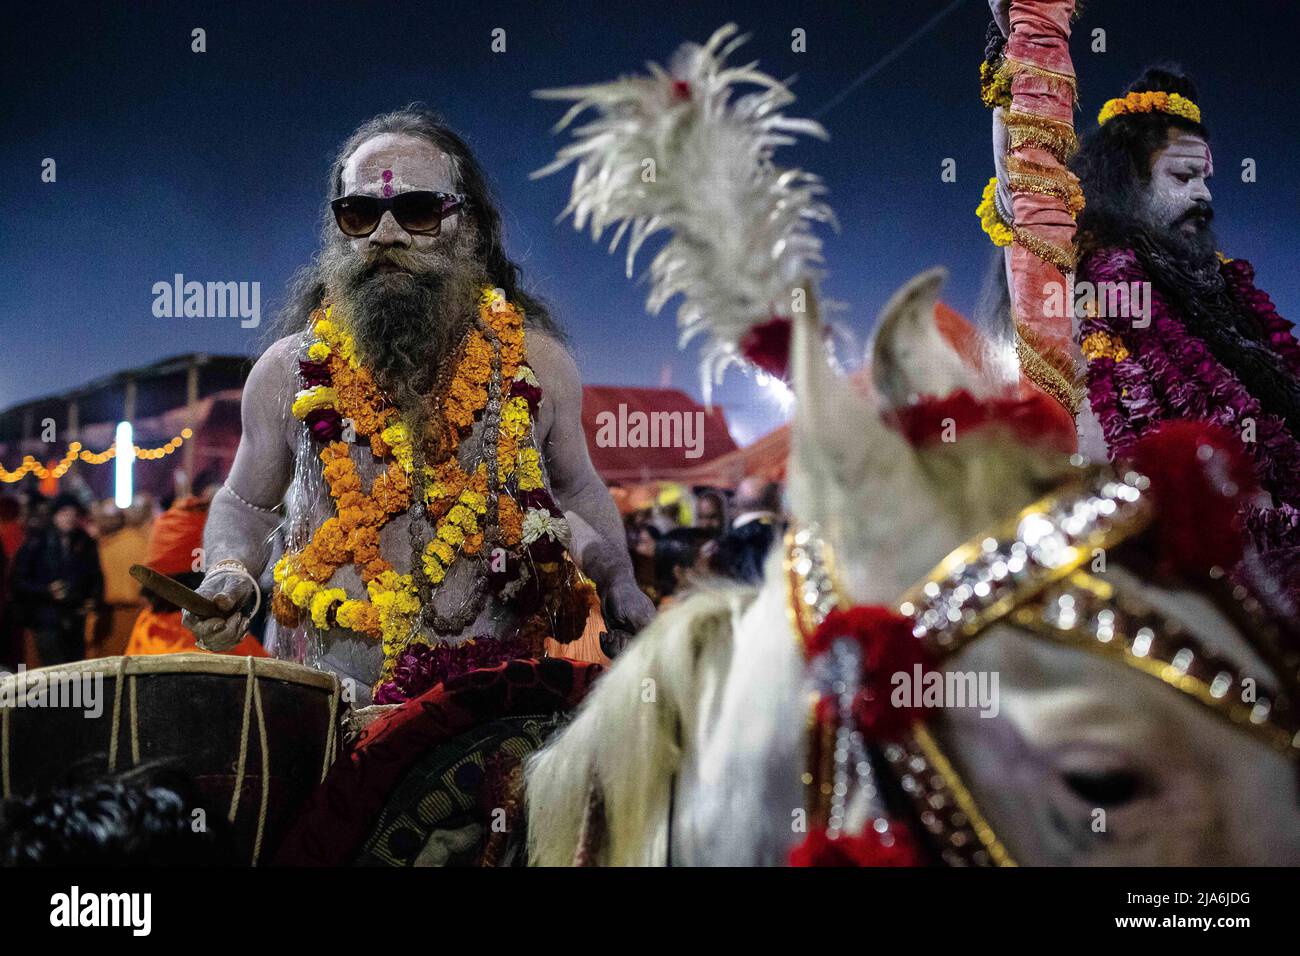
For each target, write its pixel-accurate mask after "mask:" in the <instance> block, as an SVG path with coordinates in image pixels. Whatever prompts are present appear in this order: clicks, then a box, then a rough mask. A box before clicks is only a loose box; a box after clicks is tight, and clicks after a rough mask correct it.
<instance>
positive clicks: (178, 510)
mask: <svg viewBox="0 0 1300 956" xmlns="http://www.w3.org/2000/svg"><path fill="white" fill-rule="evenodd" d="M216 487H217V484H216V482H215V481H207V480H204V481H202V482H201V483H199V488H200V491H199V494H197V495H191V496H184V497H179V498H177V497H175V496H169V497H167V498H164V499H162V500H157V499H155V498H153V497H152V496H149V495H137V496H136V497H135V499H134V500H133V501H132V503H131V504H130V505H129V506H128V507H126V508H117V507H116V506H115V505H114V504H113V502H112V501H104V502H98V503H87V502H86V501H85V500H84V499H83V498H82V497H81V496H78V495H77V494H74V493H71V492H63V493H60V494H57V495H55V496H53V497H48V496H45V495H42V494H40V493H39V492H37V491H35V490H24V491H22V492H20V493H17V494H6V495H3V496H0V668H3V669H4V670H8V671H13V670H16V669H17V668H18V666H19V665H25V666H27V667H29V668H30V667H35V666H50V665H54V664H67V663H71V662H73V661H79V660H83V659H85V658H88V657H107V656H112V655H115V654H123V653H130V654H145V653H159V652H161V651H167V650H193V649H194V648H193V640H192V638H188V636H187V635H186V633H185V632H184V629H183V627H181V624H180V614H179V612H177V611H176V610H175V609H174V608H171V607H169V606H167V605H165V604H163V603H162V602H160V601H159V600H158V599H156V598H154V597H153V596H151V595H150V594H148V592H143V591H142V590H141V588H140V585H139V584H138V583H137V582H136V580H135V579H134V578H133V577H131V575H130V569H131V566H132V565H134V564H144V565H147V566H149V567H151V568H153V569H154V570H155V571H158V572H160V573H162V574H166V575H168V576H171V577H174V578H176V579H177V580H180V581H181V582H182V583H187V582H188V583H190V584H193V583H196V582H197V581H198V580H201V579H202V576H203V575H202V571H201V568H200V566H199V565H198V564H196V560H197V558H198V556H199V554H200V553H201V547H202V536H203V525H204V519H205V517H206V513H207V505H208V502H209V501H210V500H211V497H212V493H213V492H214V491H215V490H216ZM164 635H165V637H166V639H164ZM251 640H252V639H251V638H250V641H251ZM253 643H254V644H256V642H255V641H254V642H253ZM244 653H261V647H260V645H257V646H256V647H255V648H251V649H246V650H244Z"/></svg>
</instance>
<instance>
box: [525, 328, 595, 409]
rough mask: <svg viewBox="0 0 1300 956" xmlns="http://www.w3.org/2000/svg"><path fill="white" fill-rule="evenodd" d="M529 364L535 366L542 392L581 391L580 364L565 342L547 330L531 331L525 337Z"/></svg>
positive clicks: (565, 392) (563, 392) (562, 392)
mask: <svg viewBox="0 0 1300 956" xmlns="http://www.w3.org/2000/svg"><path fill="white" fill-rule="evenodd" d="M525 350H526V351H527V354H528V364H529V365H531V366H532V367H533V371H534V372H535V373H536V375H537V380H538V381H539V382H540V383H541V386H542V394H543V395H546V394H547V392H552V393H556V394H570V393H572V392H575V391H576V392H578V393H581V391H582V381H581V379H580V378H579V377H578V365H577V363H576V362H574V361H573V356H572V355H571V354H570V353H569V350H568V349H567V348H565V346H564V343H563V342H561V341H560V340H559V339H556V338H555V337H554V336H550V335H547V334H546V333H545V332H534V331H529V332H528V335H527V338H526V339H525Z"/></svg>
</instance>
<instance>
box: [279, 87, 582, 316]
mask: <svg viewBox="0 0 1300 956" xmlns="http://www.w3.org/2000/svg"><path fill="white" fill-rule="evenodd" d="M385 133H395V134H401V135H405V136H415V137H418V138H420V139H423V140H425V141H426V142H428V143H430V144H432V145H433V146H435V147H436V148H437V149H439V150H441V151H442V152H443V153H445V154H446V155H447V158H448V159H449V160H450V162H451V169H452V175H453V177H454V179H455V182H456V189H457V190H458V191H459V192H462V193H464V194H465V196H466V197H467V202H466V208H465V215H466V216H468V217H470V218H471V219H472V220H473V222H474V226H475V229H476V231H477V233H478V246H477V249H476V253H477V257H478V259H479V261H481V262H482V264H483V270H484V272H485V273H486V274H487V277H488V278H489V279H490V280H491V281H492V282H494V283H495V284H496V285H497V286H499V287H500V288H501V289H502V290H503V291H504V292H505V294H506V298H508V299H509V300H510V301H511V302H513V303H515V304H516V305H518V306H519V307H520V308H521V309H523V311H524V315H525V317H526V320H527V322H528V325H529V327H530V328H535V329H539V330H541V331H543V332H546V333H548V334H550V335H552V336H554V337H556V338H561V339H562V338H563V337H564V336H563V332H562V331H561V329H560V328H559V325H558V324H557V323H556V321H555V320H554V318H552V316H551V312H550V309H548V308H547V306H546V303H545V302H543V301H542V300H541V299H539V298H538V297H537V296H534V295H532V294H531V293H529V292H528V291H527V290H526V289H525V288H524V287H523V270H522V269H520V267H519V265H518V264H517V263H515V262H514V261H513V260H512V259H511V258H510V257H509V256H508V255H507V254H506V249H505V229H504V227H503V225H502V223H501V213H500V212H499V211H498V209H497V206H496V201H495V199H494V198H493V195H492V190H491V189H490V188H489V186H488V181H487V175H486V173H484V171H483V167H482V166H481V165H480V164H479V161H478V159H477V158H476V157H475V156H474V153H473V152H472V151H471V150H470V148H469V145H468V144H467V143H466V142H465V141H464V140H463V139H461V137H460V136H459V135H457V133H456V132H455V131H454V130H452V128H451V127H450V126H448V125H447V124H446V122H445V121H444V120H443V119H442V117H441V116H439V115H438V114H437V113H435V112H433V111H432V110H430V109H428V108H427V107H425V106H423V105H422V104H420V103H412V104H410V105H409V106H406V107H404V108H403V109H400V110H394V111H393V112H391V113H381V114H380V115H379V116H376V117H374V118H373V119H370V120H367V121H366V122H364V123H362V124H361V125H360V126H359V127H357V129H356V130H355V131H354V132H353V133H352V135H351V136H349V137H348V138H347V140H346V141H345V142H344V143H343V145H342V146H341V147H340V148H339V151H338V154H337V155H336V156H335V158H334V163H333V165H331V166H330V174H329V185H328V193H329V195H328V200H333V199H337V198H338V197H339V196H340V195H342V192H343V167H344V166H345V165H346V163H347V161H348V158H349V157H350V156H351V155H352V154H353V153H355V152H356V151H357V149H358V148H359V147H360V146H361V144H362V143H364V142H366V141H367V140H370V139H374V138H375V137H376V136H382V135H383V134H385ZM328 200H327V202H326V204H325V207H324V209H323V219H324V221H323V224H322V230H323V231H322V235H323V237H324V241H325V242H326V243H328V242H330V241H332V240H333V239H334V236H335V233H336V231H337V230H336V226H335V224H334V218H333V216H332V214H331V213H330V209H329V202H328ZM324 292H325V288H324V284H323V283H322V282H321V279H320V275H319V273H318V270H317V269H315V268H314V267H308V268H306V269H304V270H302V271H301V272H300V273H299V274H298V276H297V277H296V278H295V279H294V282H293V286H292V288H291V290H290V293H289V302H288V304H287V306H286V307H285V310H284V312H283V313H282V315H281V317H280V328H279V329H278V334H285V333H288V332H292V331H296V330H299V329H302V328H303V327H305V326H306V324H307V320H308V317H309V316H310V315H311V312H312V310H313V309H315V308H316V306H317V305H318V304H319V303H320V300H321V297H322V296H323V295H324Z"/></svg>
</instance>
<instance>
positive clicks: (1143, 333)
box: [1079, 249, 1300, 552]
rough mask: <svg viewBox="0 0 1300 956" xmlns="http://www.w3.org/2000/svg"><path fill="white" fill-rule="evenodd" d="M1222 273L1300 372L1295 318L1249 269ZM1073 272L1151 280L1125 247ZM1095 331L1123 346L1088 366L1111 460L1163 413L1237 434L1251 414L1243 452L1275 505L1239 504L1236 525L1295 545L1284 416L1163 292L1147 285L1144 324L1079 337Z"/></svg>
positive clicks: (1292, 462)
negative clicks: (1251, 432)
mask: <svg viewBox="0 0 1300 956" xmlns="http://www.w3.org/2000/svg"><path fill="white" fill-rule="evenodd" d="M1220 272H1221V274H1222V275H1223V278H1224V280H1225V282H1226V283H1227V286H1228V289H1229V291H1230V292H1231V294H1232V296H1233V297H1234V299H1236V301H1237V302H1239V303H1241V304H1242V305H1243V306H1245V307H1246V308H1248V309H1250V310H1251V312H1252V313H1253V314H1254V316H1255V318H1256V319H1257V321H1258V322H1259V323H1260V325H1261V327H1262V328H1263V329H1264V330H1265V331H1266V334H1267V336H1268V342H1269V346H1270V348H1271V349H1272V350H1273V351H1274V352H1275V353H1276V354H1277V355H1278V356H1280V357H1281V358H1282V360H1283V362H1284V363H1285V364H1286V367H1287V368H1288V369H1290V370H1291V372H1292V373H1293V374H1296V375H1300V343H1297V341H1296V339H1295V336H1294V334H1293V333H1292V323H1290V322H1288V321H1287V320H1286V319H1284V318H1282V316H1280V315H1278V313H1277V310H1276V309H1275V308H1274V307H1273V303H1272V300H1271V299H1269V297H1268V295H1267V293H1265V292H1263V291H1261V290H1259V289H1257V288H1256V287H1255V284H1254V277H1255V270H1254V268H1252V266H1251V265H1250V263H1249V262H1246V261H1245V260H1243V259H1235V260H1232V261H1229V262H1226V263H1224V264H1223V265H1222V266H1221V267H1220ZM1079 276H1080V278H1081V279H1087V280H1088V281H1090V282H1092V283H1095V284H1097V285H1101V284H1102V283H1125V284H1126V283H1130V282H1145V281H1148V280H1147V276H1146V274H1145V273H1144V272H1143V271H1142V267H1141V266H1140V265H1139V263H1138V260H1137V255H1136V253H1134V252H1133V251H1132V250H1131V249H1104V250H1099V251H1097V252H1095V253H1093V254H1092V255H1091V256H1089V257H1088V259H1087V260H1086V261H1085V262H1084V263H1083V264H1082V265H1081V266H1080V269H1079ZM1094 333H1104V334H1106V335H1107V336H1109V337H1110V338H1111V339H1112V340H1115V341H1117V342H1120V343H1122V344H1123V346H1124V347H1125V348H1126V349H1127V350H1128V352H1129V355H1128V357H1126V358H1124V359H1122V360H1120V361H1115V360H1114V358H1111V357H1106V356H1098V357H1096V358H1093V359H1092V360H1090V361H1089V362H1088V367H1087V383H1088V400H1089V402H1090V403H1091V405H1092V410H1093V414H1095V415H1096V416H1097V420H1098V422H1099V423H1100V424H1101V430H1102V434H1103V435H1104V436H1105V439H1106V445H1107V447H1108V448H1109V449H1110V454H1111V457H1112V458H1117V457H1123V456H1124V455H1125V454H1126V453H1127V452H1128V451H1129V450H1130V449H1131V447H1132V445H1133V443H1134V442H1135V441H1136V440H1137V439H1138V438H1140V437H1141V436H1142V435H1144V434H1145V433H1146V432H1148V431H1149V430H1151V429H1152V428H1154V427H1155V426H1156V425H1157V424H1159V423H1160V422H1163V421H1167V420H1170V419H1191V420H1195V421H1202V422H1210V423H1213V424H1216V425H1219V426H1222V427H1223V428H1225V429H1227V430H1229V431H1231V432H1233V433H1235V434H1238V435H1240V434H1241V433H1242V427H1243V422H1244V420H1245V419H1253V420H1254V423H1255V441H1254V442H1248V443H1246V444H1247V448H1248V450H1249V452H1250V454H1251V457H1252V459H1253V460H1254V463H1255V470H1256V476H1257V478H1258V479H1259V482H1260V485H1261V487H1263V488H1264V489H1265V490H1266V491H1268V492H1270V493H1271V494H1272V496H1273V499H1274V501H1275V502H1276V503H1277V506H1276V507H1274V508H1260V507H1250V508H1247V509H1245V510H1244V511H1243V513H1242V521H1243V524H1244V525H1245V528H1246V530H1247V532H1248V533H1249V535H1250V537H1251V538H1252V540H1253V542H1254V544H1255V547H1256V548H1257V549H1258V550H1259V551H1261V552H1269V551H1273V550H1276V549H1279V548H1284V547H1295V546H1300V442H1297V440H1296V437H1295V436H1293V435H1292V434H1291V433H1290V432H1289V431H1288V430H1287V428H1286V424H1285V423H1284V422H1283V420H1282V419H1281V418H1279V417H1278V416H1276V415H1270V414H1267V413H1265V412H1264V411H1263V410H1262V409H1261V408H1260V405H1259V402H1258V401H1257V400H1256V399H1255V397H1254V396H1253V395H1251V394H1250V392H1249V391H1248V390H1247V389H1246V387H1245V386H1244V385H1242V383H1241V382H1240V381H1239V380H1238V379H1237V377H1236V376H1235V375H1234V374H1233V373H1232V372H1231V371H1229V370H1228V369H1227V368H1225V367H1224V366H1223V365H1222V364H1220V362H1219V361H1218V360H1217V359H1216V358H1215V357H1214V355H1213V354H1212V353H1211V352H1210V350H1209V348H1208V347H1207V346H1206V344H1205V342H1204V341H1203V340H1201V339H1200V338H1198V337H1196V336H1194V335H1192V334H1191V333H1189V332H1188V331H1187V328H1186V326H1184V324H1183V322H1182V320H1181V319H1179V318H1178V317H1177V316H1176V315H1174V313H1173V311H1172V309H1171V308H1170V306H1169V303H1168V302H1167V301H1166V300H1165V299H1164V297H1163V296H1161V294H1160V292H1159V291H1158V290H1156V289H1154V288H1153V289H1152V291H1151V322H1150V324H1149V325H1148V326H1146V327H1145V328H1137V327H1135V326H1134V325H1133V324H1132V322H1131V320H1129V319H1121V318H1117V317H1104V316H1090V317H1087V318H1085V319H1084V320H1083V321H1082V322H1081V323H1080V327H1079V337H1080V341H1081V342H1082V340H1083V339H1084V338H1086V337H1087V336H1089V335H1091V334H1094Z"/></svg>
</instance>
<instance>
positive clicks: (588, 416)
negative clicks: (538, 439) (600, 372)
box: [582, 385, 736, 483]
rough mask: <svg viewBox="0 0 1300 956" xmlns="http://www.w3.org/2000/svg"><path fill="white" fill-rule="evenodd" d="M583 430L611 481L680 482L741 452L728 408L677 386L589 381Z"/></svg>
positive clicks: (598, 467)
mask: <svg viewBox="0 0 1300 956" xmlns="http://www.w3.org/2000/svg"><path fill="white" fill-rule="evenodd" d="M582 430H583V432H584V433H585V434H586V436H587V448H588V449H589V450H590V452H591V460H592V463H593V464H595V466H596V471H597V472H598V473H599V474H600V477H602V478H603V479H605V481H606V482H623V483H626V482H644V481H674V480H679V479H684V478H685V477H686V476H687V475H688V474H689V473H690V472H692V471H694V470H695V469H697V468H699V467H700V466H702V465H704V464H706V463H708V462H710V461H713V460H714V459H716V458H719V457H722V456H723V455H726V454H728V453H731V452H734V451H736V443H735V441H734V440H733V439H732V437H731V432H730V431H729V430H728V429H727V419H726V416H725V415H723V413H722V410H721V409H719V408H715V409H713V410H712V411H708V410H706V409H705V408H704V406H702V405H700V404H699V403H698V402H696V401H695V400H694V399H692V398H691V397H690V396H689V395H687V394H686V393H685V392H681V391H678V390H677V389H672V388H631V387H624V386H617V385H588V386H586V387H585V388H583V390H582Z"/></svg>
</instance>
